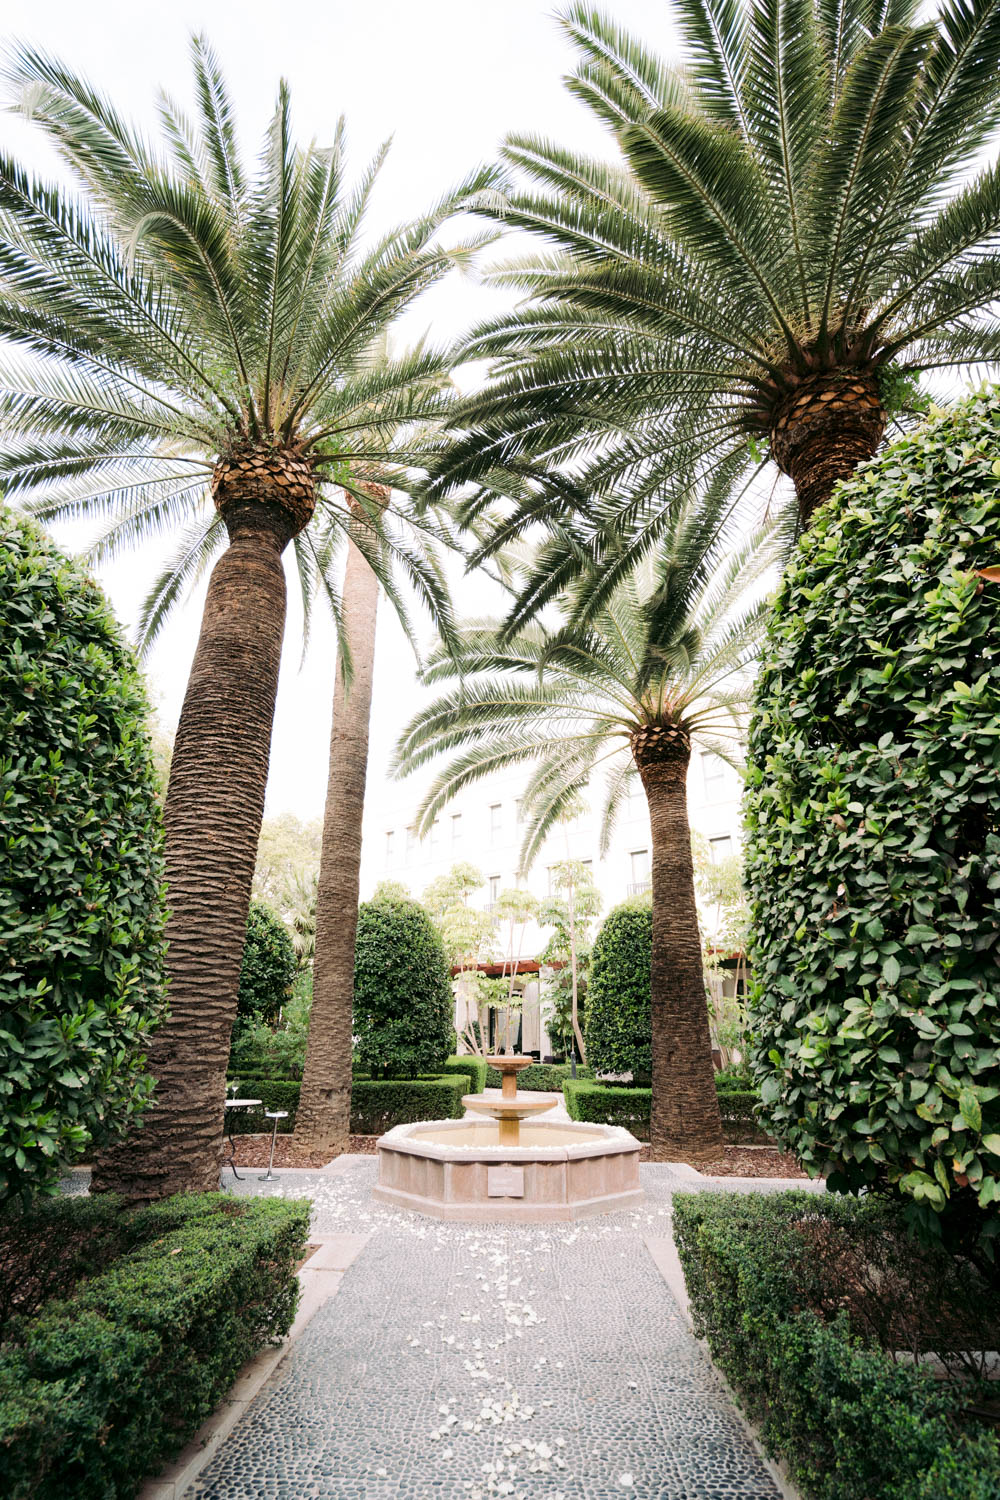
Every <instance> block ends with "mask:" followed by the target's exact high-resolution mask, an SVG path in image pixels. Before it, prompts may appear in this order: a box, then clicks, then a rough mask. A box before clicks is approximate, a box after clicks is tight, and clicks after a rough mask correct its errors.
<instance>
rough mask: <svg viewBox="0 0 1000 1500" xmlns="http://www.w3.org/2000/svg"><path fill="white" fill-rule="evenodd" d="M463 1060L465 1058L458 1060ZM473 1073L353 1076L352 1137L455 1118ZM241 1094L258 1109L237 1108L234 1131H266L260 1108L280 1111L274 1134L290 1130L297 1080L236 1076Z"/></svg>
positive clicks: (268, 1123)
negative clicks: (282, 1116) (256, 1101)
mask: <svg viewBox="0 0 1000 1500" xmlns="http://www.w3.org/2000/svg"><path fill="white" fill-rule="evenodd" d="M463 1061H464V1060H463ZM474 1077H475V1074H474V1072H470V1071H468V1070H466V1069H465V1068H464V1067H462V1068H460V1069H457V1070H456V1069H449V1071H448V1072H447V1074H446V1075H443V1076H439V1075H436V1074H435V1075H434V1076H433V1077H430V1078H358V1077H355V1078H354V1079H353V1081H352V1083H351V1131H352V1134H354V1135H382V1134H384V1132H385V1131H387V1130H391V1129H392V1127H393V1126H394V1125H410V1124H413V1123H414V1122H415V1121H417V1120H458V1119H461V1117H462V1115H463V1114H464V1110H463V1107H462V1095H463V1094H468V1093H473V1092H476V1091H475V1090H474V1089H472V1088H471V1087H470V1084H471V1082H472V1080H473V1078H474ZM239 1085H240V1096H241V1097H242V1098H249V1099H259V1100H260V1101H261V1103H260V1105H259V1107H258V1108H257V1109H246V1110H243V1109H241V1110H237V1111H235V1112H234V1114H233V1117H232V1120H231V1122H230V1121H229V1120H227V1122H226V1123H227V1126H228V1124H229V1123H232V1127H233V1134H234V1135H259V1134H261V1133H263V1132H269V1131H270V1129H271V1121H270V1120H268V1119H266V1118H265V1110H269V1109H275V1110H277V1109H284V1110H287V1111H288V1118H287V1119H286V1120H279V1121H278V1134H279V1135H289V1134H290V1133H291V1132H292V1131H293V1130H294V1129H295V1115H296V1112H297V1110H298V1107H299V1090H300V1089H301V1084H299V1083H295V1082H294V1081H293V1080H291V1079H288V1078H251V1077H247V1076H246V1074H244V1075H242V1076H241V1077H240V1079H239Z"/></svg>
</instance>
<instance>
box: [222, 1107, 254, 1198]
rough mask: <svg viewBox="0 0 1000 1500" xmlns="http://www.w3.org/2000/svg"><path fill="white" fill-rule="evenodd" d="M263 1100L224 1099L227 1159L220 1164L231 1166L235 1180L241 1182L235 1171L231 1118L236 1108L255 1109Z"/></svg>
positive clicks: (232, 1118)
mask: <svg viewBox="0 0 1000 1500" xmlns="http://www.w3.org/2000/svg"><path fill="white" fill-rule="evenodd" d="M263 1102H264V1101H263V1099H227V1100H226V1119H227V1121H228V1124H227V1126H226V1133H227V1134H228V1136H229V1161H228V1162H223V1163H222V1165H223V1166H224V1167H225V1166H230V1167H232V1169H233V1176H234V1177H235V1178H236V1181H237V1182H242V1181H243V1178H242V1177H241V1176H240V1174H239V1172H237V1170H236V1142H235V1141H234V1140H233V1120H234V1119H235V1117H236V1110H238V1109H257V1108H258V1107H259V1106H260V1105H261V1104H263ZM230 1110H232V1111H233V1113H232V1114H230Z"/></svg>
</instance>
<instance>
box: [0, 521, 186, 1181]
mask: <svg viewBox="0 0 1000 1500" xmlns="http://www.w3.org/2000/svg"><path fill="white" fill-rule="evenodd" d="M149 719H150V714H149V705H148V703H147V700H146V693H145V688H144V685H143V681H142V678H141V676H140V674H139V671H138V668H137V666H136V663H135V659H134V657H133V655H132V653H131V651H130V650H129V649H128V648H127V647H126V645H125V644H124V642H123V640H122V636H121V632H120V631H119V629H118V626H117V624H116V623H115V621H114V619H113V617H112V615H111V612H110V610H109V609H108V606H107V603H106V602H105V599H104V596H103V594H102V593H101V591H100V589H99V588H98V587H97V585H96V584H95V583H94V582H93V581H92V580H91V579H90V578H88V577H87V576H86V574H85V573H84V571H83V570H82V569H81V568H80V567H79V565H78V564H74V563H71V562H69V561H68V560H67V559H66V558H65V557H63V556H62V555H61V553H59V552H58V551H57V550H56V548H55V547H53V546H52V544H51V543H50V542H49V541H48V540H47V539H45V538H44V537H42V536H41V535H40V533H39V531H38V530H37V528H36V527H35V526H34V525H32V524H31V523H30V522H29V521H27V520H25V518H24V517H19V516H16V515H14V514H12V513H11V512H10V511H9V510H6V509H3V508H2V507H0V744H2V746H3V753H2V755H0V806H2V807H3V818H2V820H0V949H2V951H3V955H4V957H3V970H4V972H3V979H2V981H0V983H2V990H3V1008H2V1017H3V1019H2V1027H3V1046H2V1048H0V1203H3V1202H4V1201H5V1200H7V1199H8V1198H11V1197H13V1196H15V1195H18V1194H21V1195H27V1194H29V1193H32V1192H37V1191H48V1192H54V1191H56V1189H57V1187H58V1182H59V1178H60V1176H61V1174H62V1172H63V1170H64V1168H65V1166H66V1164H67V1163H68V1162H71V1161H73V1160H74V1159H77V1158H79V1157H80V1155H81V1154H82V1153H83V1152H84V1151H85V1150H87V1149H88V1148H92V1147H93V1145H94V1144H95V1143H96V1142H99V1141H101V1140H104V1139H107V1138H108V1136H109V1135H112V1134H115V1133H119V1134H120V1133H121V1132H122V1131H123V1130H124V1129H125V1128H127V1126H128V1124H129V1122H130V1121H131V1119H132V1118H133V1116H134V1115H136V1114H137V1113H139V1112H140V1111H141V1110H142V1109H143V1108H144V1107H145V1106H146V1105H147V1103H148V1100H149V1096H150V1092H151V1089H152V1079H151V1078H150V1077H149V1075H148V1073H147V1072H146V1069H145V1066H144V1064H145V1060H146V1059H145V1052H146V1049H147V1047H148V1045H149V1041H150V1038H151V1036H152V1034H153V1031H154V1028H155V1027H156V1026H157V1024H158V1023H159V1022H160V1021H161V1019H162V1017H163V1014H164V1012H165V1009H166V1002H165V993H164V991H165V974H164V943H163V926H164V921H165V917H166V910H165V904H164V900H163V860H162V853H161V843H162V836H161V827H160V809H159V801H158V794H159V788H158V782H157V777H156V772H155V768H154V764H153V758H152V751H151V743H150V732H149Z"/></svg>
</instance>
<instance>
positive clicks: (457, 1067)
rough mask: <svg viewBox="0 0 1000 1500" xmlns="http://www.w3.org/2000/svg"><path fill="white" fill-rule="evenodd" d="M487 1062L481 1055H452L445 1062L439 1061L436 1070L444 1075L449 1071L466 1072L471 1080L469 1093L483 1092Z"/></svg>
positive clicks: (467, 1091) (467, 1090)
mask: <svg viewBox="0 0 1000 1500" xmlns="http://www.w3.org/2000/svg"><path fill="white" fill-rule="evenodd" d="M487 1071H488V1069H487V1067H486V1064H485V1063H484V1062H483V1059H482V1058H481V1057H475V1056H473V1055H472V1054H471V1053H468V1052H466V1053H463V1054H462V1056H461V1057H458V1056H454V1055H453V1056H451V1057H449V1058H448V1060H447V1062H445V1063H438V1065H437V1067H436V1069H435V1072H437V1073H440V1074H442V1075H444V1074H448V1073H464V1074H465V1075H466V1077H467V1078H468V1080H469V1087H468V1088H467V1089H466V1093H467V1094H481V1093H482V1092H483V1089H484V1088H485V1087H486V1074H487Z"/></svg>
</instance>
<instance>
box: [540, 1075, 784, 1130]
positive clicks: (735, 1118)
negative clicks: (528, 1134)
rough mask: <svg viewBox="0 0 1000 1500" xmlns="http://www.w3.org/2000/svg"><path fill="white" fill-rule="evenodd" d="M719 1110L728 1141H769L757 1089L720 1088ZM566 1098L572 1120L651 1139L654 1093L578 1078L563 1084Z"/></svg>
mask: <svg viewBox="0 0 1000 1500" xmlns="http://www.w3.org/2000/svg"><path fill="white" fill-rule="evenodd" d="M717 1087H718V1094H719V1110H720V1113H721V1114H722V1128H723V1131H724V1133H725V1137H726V1140H727V1141H730V1142H733V1143H734V1144H735V1143H737V1142H741V1141H742V1142H750V1141H764V1140H766V1139H767V1137H766V1136H764V1135H763V1134H762V1132H761V1130H760V1127H759V1125H758V1123H757V1108H758V1106H759V1104H760V1095H759V1094H758V1093H757V1091H756V1090H755V1089H734V1088H731V1087H722V1086H719V1080H717ZM563 1097H564V1098H565V1100H566V1110H567V1113H568V1114H569V1117H570V1119H571V1120H584V1121H586V1122H587V1123H589V1124H591V1125H621V1126H623V1127H624V1128H625V1129H626V1130H630V1131H631V1132H632V1134H633V1135H635V1136H638V1137H639V1139H640V1140H644V1141H648V1140H649V1115H650V1109H651V1107H652V1098H653V1091H652V1089H646V1088H632V1087H630V1086H627V1085H623V1084H612V1083H596V1082H591V1081H589V1080H587V1079H580V1078H578V1079H577V1081H576V1082H575V1083H574V1082H573V1080H572V1079H567V1080H566V1081H565V1082H564V1083H563Z"/></svg>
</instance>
